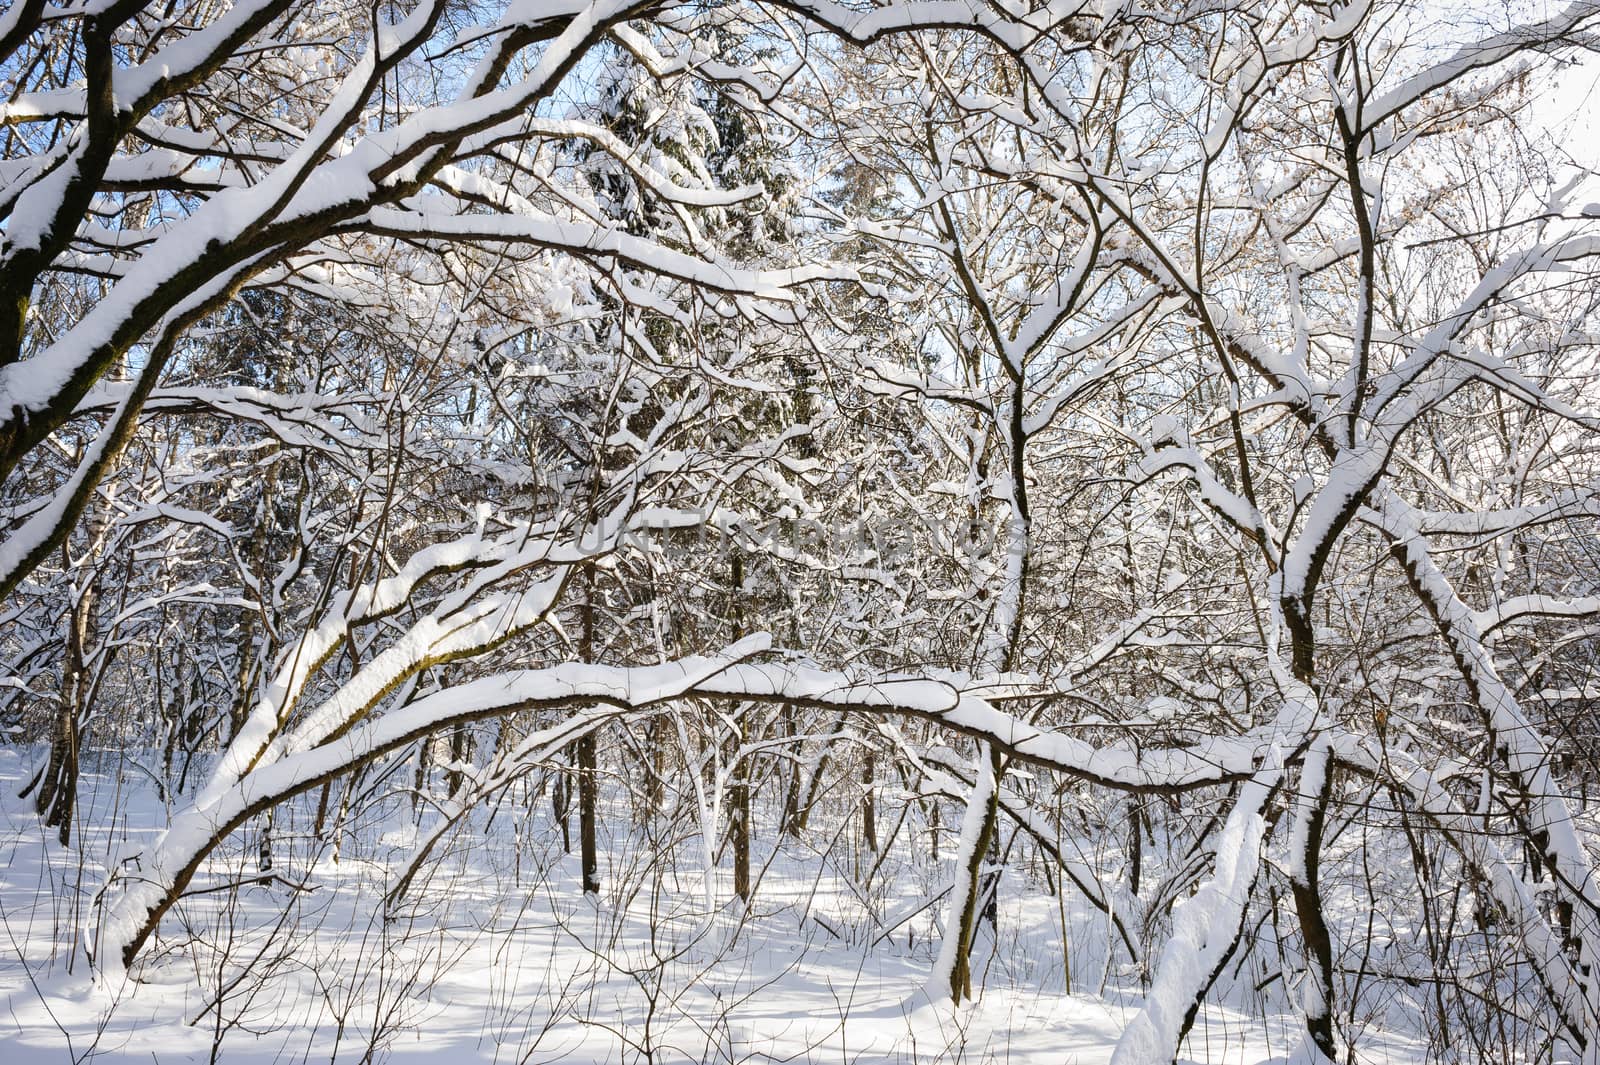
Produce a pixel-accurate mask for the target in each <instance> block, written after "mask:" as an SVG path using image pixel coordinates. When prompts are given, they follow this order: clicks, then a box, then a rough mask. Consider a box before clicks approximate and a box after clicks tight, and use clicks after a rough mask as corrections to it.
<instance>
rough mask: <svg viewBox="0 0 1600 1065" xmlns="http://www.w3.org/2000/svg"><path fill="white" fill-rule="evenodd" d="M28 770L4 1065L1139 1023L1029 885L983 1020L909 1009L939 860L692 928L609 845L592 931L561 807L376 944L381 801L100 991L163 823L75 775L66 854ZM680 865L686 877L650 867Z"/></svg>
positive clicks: (926, 949) (685, 845)
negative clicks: (560, 820)
mask: <svg viewBox="0 0 1600 1065" xmlns="http://www.w3.org/2000/svg"><path fill="white" fill-rule="evenodd" d="M119 768H120V771H119ZM27 770H28V766H27V764H26V763H25V762H24V759H23V758H22V756H20V755H19V754H18V753H17V752H15V751H11V750H0V790H3V798H0V918H3V920H0V926H3V938H0V998H3V1001H0V1062H3V1063H5V1065H30V1063H32V1062H53V1061H90V1060H93V1061H98V1062H130V1063H131V1062H142V1063H149V1062H157V1063H166V1062H173V1063H177V1062H204V1061H212V1060H222V1061H226V1062H230V1063H231V1062H239V1063H251V1062H261V1063H267V1062H271V1063H288V1062H298V1061H337V1062H363V1061H392V1062H418V1063H447V1065H468V1063H477V1062H486V1063H488V1062H492V1063H496V1065H498V1063H529V1065H533V1063H546V1062H556V1061H562V1062H586V1061H597V1062H598V1061H626V1062H634V1061H638V1062H652V1063H654V1062H680V1061H708V1062H724V1063H728V1065H733V1063H738V1062H772V1061H781V1062H842V1063H856V1062H893V1063H906V1065H910V1063H915V1062H934V1061H940V1062H944V1061H948V1062H995V1063H1006V1065H1025V1063H1029V1062H1046V1061H1048V1062H1052V1063H1062V1062H1067V1063H1078V1065H1091V1063H1096V1062H1104V1061H1107V1060H1109V1058H1110V1056H1111V1051H1112V1049H1113V1047H1114V1045H1115V1043H1116V1040H1117V1037H1118V1035H1119V1034H1120V1032H1121V1031H1122V1028H1123V1027H1124V1025H1125V1023H1126V1021H1127V1019H1128V1018H1129V1017H1130V1016H1131V1015H1132V1012H1133V1011H1134V1010H1135V1009H1136V1008H1137V1006H1138V993H1137V990H1130V988H1132V989H1136V988H1137V986H1138V982H1137V979H1135V978H1134V977H1133V976H1132V974H1131V971H1130V970H1129V967H1128V966H1126V965H1124V964H1122V962H1124V961H1125V959H1122V958H1118V959H1116V960H1115V961H1114V963H1113V964H1112V965H1111V966H1110V967H1109V968H1108V966H1107V964H1106V958H1105V944H1106V936H1105V931H1104V929H1105V918H1104V916H1103V915H1101V914H1099V913H1098V912H1097V911H1094V910H1093V909H1091V908H1089V907H1088V906H1086V905H1085V904H1084V903H1083V901H1082V900H1081V899H1077V900H1073V901H1072V902H1069V905H1068V908H1067V923H1068V927H1069V930H1070V937H1071V949H1070V951H1068V958H1069V959H1070V962H1071V965H1072V971H1073V980H1074V983H1075V988H1074V990H1075V991H1076V993H1075V994H1071V995H1068V994H1065V993H1064V992H1063V978H1064V974H1063V969H1062V963H1063V958H1062V949H1061V940H1062V936H1061V923H1060V917H1059V912H1060V911H1058V909H1057V906H1056V902H1055V899H1054V898H1053V897H1051V896H1049V895H1048V894H1047V893H1046V892H1045V891H1044V889H1043V886H1042V884H1036V883H1032V882H1031V881H1030V879H1029V878H1028V877H1027V876H1026V875H1021V874H1014V873H1008V875H1007V876H1006V878H1005V880H1004V881H1003V884H1004V891H1003V906H1002V912H1001V917H1000V922H999V934H998V943H997V944H996V943H994V942H992V941H991V942H990V943H988V944H987V946H988V947H989V948H990V949H988V950H987V951H986V956H985V957H983V958H982V959H980V960H979V962H978V970H979V972H980V974H981V977H982V982H983V991H982V994H981V997H980V1000H979V1001H978V1003H977V1004H976V1005H974V1006H971V1007H968V1008H964V1009H961V1010H959V1011H953V1010H952V1009H951V1008H950V1007H949V1005H948V1004H947V1003H944V1002H938V1003H934V1002H930V1001H929V1000H928V998H927V997H926V995H925V993H924V992H923V991H922V990H921V989H922V985H923V983H924V981H925V980H926V978H927V973H928V971H929V968H930V966H931V964H932V961H933V955H934V952H935V951H936V949H937V947H938V939H937V928H936V925H935V923H934V922H935V921H936V920H937V919H938V916H939V915H940V912H941V909H942V907H941V906H939V905H935V906H932V907H927V908H925V909H923V910H922V912H920V913H918V914H917V915H916V916H915V917H913V918H912V919H910V920H907V921H905V922H904V923H902V924H900V925H899V926H898V927H893V928H892V929H891V930H890V931H889V932H888V933H885V931H884V930H883V929H884V927H885V926H892V925H894V923H895V921H896V919H897V918H900V917H902V916H904V915H906V914H910V913H912V912H913V911H916V910H917V909H918V908H919V907H920V906H921V905H922V903H923V902H925V901H926V898H927V896H928V893H929V892H930V891H932V890H936V888H937V886H938V885H937V881H938V877H939V876H940V870H939V869H938V868H937V867H936V866H934V865H933V864H932V863H931V862H924V863H922V864H921V865H918V864H915V863H911V862H903V863H901V864H898V865H895V866H893V867H891V863H890V862H885V863H884V865H883V867H882V868H880V869H879V870H878V872H877V874H876V875H875V876H874V877H873V878H872V879H871V881H870V884H869V887H868V888H867V889H866V890H865V891H864V892H863V891H862V890H861V889H860V888H858V887H857V886H856V885H857V884H859V883H860V882H861V881H862V880H863V879H864V878H865V877H864V874H865V870H864V869H863V868H861V867H859V866H857V865H856V864H855V862H856V859H855V858H853V857H851V856H849V855H848V854H846V851H847V850H848V848H845V847H841V846H840V845H838V839H839V835H835V845H834V846H832V847H830V845H829V842H828V840H826V839H817V840H811V841H809V842H808V844H804V845H802V844H797V843H794V842H793V841H790V842H788V843H786V844H785V845H784V846H783V847H781V848H779V849H778V850H776V851H773V850H770V849H768V850H764V851H762V852H761V858H762V860H763V861H764V862H765V863H766V864H765V868H764V871H763V872H762V873H761V879H760V882H759V885H758V890H757V893H756V904H755V907H754V909H753V911H752V914H751V916H750V917H749V919H748V920H740V917H741V916H742V908H740V907H738V906H736V905H733V904H731V903H730V902H728V901H727V900H728V892H727V891H726V884H723V885H721V888H722V890H721V894H720V896H719V897H720V898H721V899H722V900H723V905H721V906H720V907H719V908H718V909H716V910H715V911H713V912H710V913H708V912H707V908H706V903H705V894H704V880H703V879H702V875H701V873H700V871H699V870H698V869H696V868H694V866H693V861H694V859H693V857H692V856H693V855H695V854H698V853H701V849H700V841H699V840H698V838H696V837H693V836H691V835H690V834H689V833H687V832H685V831H684V830H682V829H681V828H680V830H679V835H678V838H677V839H676V840H675V841H663V840H656V841H655V842H654V843H653V844H652V843H651V842H650V841H647V840H644V839H639V838H635V839H632V840H631V841H629V842H628V844H627V845H626V846H624V842H623V841H622V840H620V839H608V840H606V843H608V844H609V846H608V848H607V853H608V854H609V855H610V857H609V859H608V863H607V865H606V866H604V867H603V868H604V872H605V874H606V885H607V891H606V892H605V893H604V894H603V895H602V899H601V902H600V904H599V905H598V906H596V905H593V904H591V903H589V902H587V901H585V900H584V899H582V898H581V897H580V896H579V892H578V881H579V877H578V868H577V860H576V858H575V857H573V856H568V855H564V854H562V852H561V848H560V841H559V836H558V834H557V833H556V830H555V828H554V826H553V825H552V824H551V821H550V818H549V815H548V811H549V803H548V801H542V802H539V803H537V804H534V805H532V806H531V807H530V805H528V804H520V805H519V804H513V803H509V802H508V803H506V804H504V805H502V806H501V807H500V808H499V809H498V811H497V812H495V813H494V814H493V819H492V820H491V819H490V817H489V815H488V814H487V813H485V814H484V815H482V816H480V817H479V818H478V819H477V820H475V821H474V822H473V824H472V825H471V826H470V827H468V828H466V829H464V830H463V831H461V832H458V833H456V834H455V835H453V836H452V837H451V838H452V839H453V841H454V842H453V844H452V846H451V848H450V849H449V850H448V851H447V852H445V853H443V854H442V855H441V856H440V857H439V859H438V860H437V861H436V862H434V863H432V864H431V865H430V866H429V874H428V875H427V876H426V877H419V879H418V882H417V884H416V885H415V886H414V887H413V889H412V891H411V892H410V894H409V895H408V897H407V898H406V899H405V900H404V901H402V902H401V903H399V904H397V905H396V906H394V907H392V908H390V910H389V911H388V912H389V919H387V920H385V919H384V913H385V907H384V904H383V893H384V891H385V890H387V889H388V888H389V887H390V886H391V885H392V884H393V882H394V879H395V876H396V875H397V874H396V870H397V869H399V868H400V867H402V866H403V863H404V861H405V859H406V858H407V857H408V856H409V854H410V850H409V848H410V846H411V845H412V843H413V842H414V840H415V838H416V836H417V832H416V829H415V827H414V824H413V817H412V814H411V806H410V802H409V801H408V800H406V799H399V798H391V799H388V800H381V801H379V802H376V803H374V804H372V806H371V807H369V808H368V811H367V812H366V813H364V814H361V815H358V816H356V817H354V818H352V819H351V821H350V823H349V825H348V830H347V831H346V832H345V833H344V834H343V836H342V838H341V841H340V846H339V853H338V855H337V856H336V855H335V854H334V852H333V849H332V848H331V847H330V846H326V845H324V846H321V847H320V848H316V849H315V851H314V852H313V851H312V850H310V849H309V848H308V847H307V846H306V844H307V841H308V840H309V834H308V833H307V832H306V828H307V827H308V826H309V824H310V820H311V818H312V816H313V811H314V809H315V796H314V795H313V796H310V797H308V798H307V800H306V801H305V802H303V803H300V804H298V805H296V806H293V807H291V808H289V809H286V810H283V811H281V812H280V814H279V815H278V819H277V823H276V826H275V836H274V839H275V849H274V854H275V858H276V862H275V868H274V871H275V872H276V873H278V874H279V875H280V876H281V878H282V879H281V880H279V881H275V882H273V883H271V884H268V885H260V884H249V885H247V886H244V887H242V888H239V889H237V890H228V889H226V888H225V887H224V889H221V890H205V889H207V888H216V887H217V886H218V885H224V886H225V885H229V884H233V883H236V882H239V881H244V880H248V879H250V878H251V877H252V876H254V875H256V873H257V861H258V838H257V836H256V835H255V831H254V830H252V831H251V832H247V833H242V834H241V835H240V836H239V838H237V839H236V840H234V841H233V842H232V843H231V844H230V846H229V847H227V848H224V850H225V851H226V854H225V856H223V857H220V858H218V859H216V860H214V861H213V862H212V864H211V866H210V867H209V868H208V869H207V871H206V872H207V874H209V875H208V876H207V877H201V878H197V879H196V882H195V885H194V889H192V890H194V891H196V892H197V893H193V894H191V895H190V897H189V898H187V899H186V900H185V901H184V902H183V903H182V904H180V906H179V907H177V908H176V909H175V910H174V912H173V913H172V914H170V915H169V916H168V918H167V919H166V921H165V922H164V924H163V926H162V937H161V939H160V940H159V941H158V942H157V943H156V945H155V947H154V948H147V951H146V954H145V955H144V961H143V963H142V964H141V965H139V966H136V967H135V970H134V977H135V980H131V981H128V982H125V983H121V984H119V985H118V986H102V985H100V984H97V983H96V982H95V981H94V980H93V978H92V974H91V972H90V969H89V967H88V966H87V965H86V964H85V961H84V959H83V957H82V954H81V952H76V953H75V952H74V951H73V950H72V949H70V945H73V944H77V945H79V946H81V944H82V943H83V942H84V941H85V939H86V937H87V934H88V933H87V932H86V930H87V929H89V928H90V927H91V926H92V923H93V920H94V914H95V908H94V902H93V895H94V892H95V891H96V890H97V889H98V888H99V886H100V884H101V883H102V881H103V878H104V875H105V871H106V869H107V867H108V863H110V862H113V861H116V860H117V857H116V856H117V855H119V854H129V853H131V852H133V851H136V850H137V849H138V848H139V847H140V846H141V845H143V844H146V843H148V842H149V841H150V840H152V839H153V838H154V836H155V835H156V833H157V832H158V830H159V827H160V826H161V825H162V824H163V823H164V819H165V816H166V811H165V809H164V807H163V805H162V804H161V802H160V801H159V798H158V797H157V795H156V793H155V791H154V789H153V786H152V785H151V784H150V783H149V778H148V776H146V775H144V774H142V773H141V772H140V771H138V770H136V769H135V768H134V767H133V766H132V764H131V763H129V762H127V761H125V760H123V761H122V764H121V765H120V767H119V766H118V765H117V764H116V763H115V762H113V763H110V764H106V765H102V766H101V767H100V771H98V772H95V773H93V774H86V777H85V786H84V793H83V796H82V805H83V807H84V809H83V811H82V812H83V814H84V815H85V816H84V818H83V820H82V822H81V823H82V824H88V825H108V824H114V825H115V826H116V828H115V830H114V832H111V833H106V832H104V831H102V832H101V833H100V834H98V835H95V834H92V833H91V834H89V835H87V836H86V837H85V838H82V839H75V840H74V843H73V846H72V847H70V848H62V847H61V846H59V844H57V843H56V841H55V840H54V838H53V837H47V836H46V835H45V834H44V833H42V832H41V830H40V828H39V826H38V823H37V821H36V819H35V818H34V817H33V816H32V813H31V811H30V810H29V808H28V806H27V804H26V803H25V802H23V801H19V800H18V799H17V798H16V793H17V791H18V790H19V788H20V786H21V783H22V781H23V779H24V777H25V775H26V773H27ZM383 786H390V785H383ZM113 809H114V810H116V811H117V815H116V816H115V817H114V818H113V817H110V816H107V814H108V811H110V810H113ZM530 809H531V811H532V812H531V813H530ZM612 813H613V815H614V816H613V817H611V818H609V819H608V822H607V824H608V827H616V828H618V829H619V830H621V826H623V825H626V824H627V815H626V812H625V811H612ZM630 831H635V832H637V831H638V830H632V829H630ZM673 843H675V844H676V847H677V853H678V855H679V860H678V862H676V863H673V862H668V861H664V860H652V859H651V858H650V857H649V855H651V854H652V853H653V852H654V853H662V852H665V851H666V850H667V848H668V847H669V846H671V845H672V844H673ZM819 851H821V852H823V854H822V855H820V856H819V854H818V852H819ZM685 854H688V855H691V857H690V858H688V859H684V858H683V855H685ZM841 855H843V856H842V857H841ZM130 868H131V865H130ZM875 941H876V942H875ZM1102 989H1103V991H1104V994H1103V995H1101V994H1097V993H1095V992H1097V991H1100V990H1102ZM1293 1023H1294V1022H1293V1020H1292V1019H1291V1018H1289V1017H1286V1016H1282V1015H1278V1016H1276V1017H1275V1018H1274V1020H1273V1021H1272V1022H1271V1023H1267V1024H1263V1023H1262V1022H1261V1021H1259V1020H1254V1019H1250V1018H1247V1017H1246V1016H1244V1015H1243V1014H1242V1013H1239V1012H1234V1011H1231V1010H1227V1009H1221V1008H1210V1009H1208V1010H1207V1011H1206V1012H1205V1013H1204V1014H1203V1015H1202V1017H1201V1018H1200V1020H1199V1021H1198V1022H1197V1023H1196V1026H1195V1029H1194V1032H1193V1033H1192V1035H1191V1037H1190V1040H1189V1043H1188V1045H1187V1047H1186V1049H1185V1054H1186V1055H1187V1058H1188V1059H1189V1060H1193V1061H1196V1062H1218V1063H1223V1062H1239V1063H1247V1062H1251V1063H1253V1062H1267V1061H1274V1060H1282V1058H1281V1056H1282V1055H1283V1054H1285V1053H1286V1052H1287V1051H1288V1049H1289V1048H1291V1047H1292V1046H1293V1045H1294V1041H1293V1039H1292V1038H1291V1035H1292V1029H1293ZM1363 1051H1364V1053H1363V1060H1371V1061H1375V1062H1376V1061H1394V1062H1404V1061H1410V1060H1415V1058H1416V1054H1415V1052H1414V1051H1408V1050H1407V1049H1406V1048H1405V1046H1404V1045H1403V1044H1402V1043H1400V1042H1397V1041H1391V1042H1378V1043H1370V1044H1367V1045H1365V1046H1364V1047H1363ZM1374 1054H1376V1055H1377V1056H1373V1055H1374Z"/></svg>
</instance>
